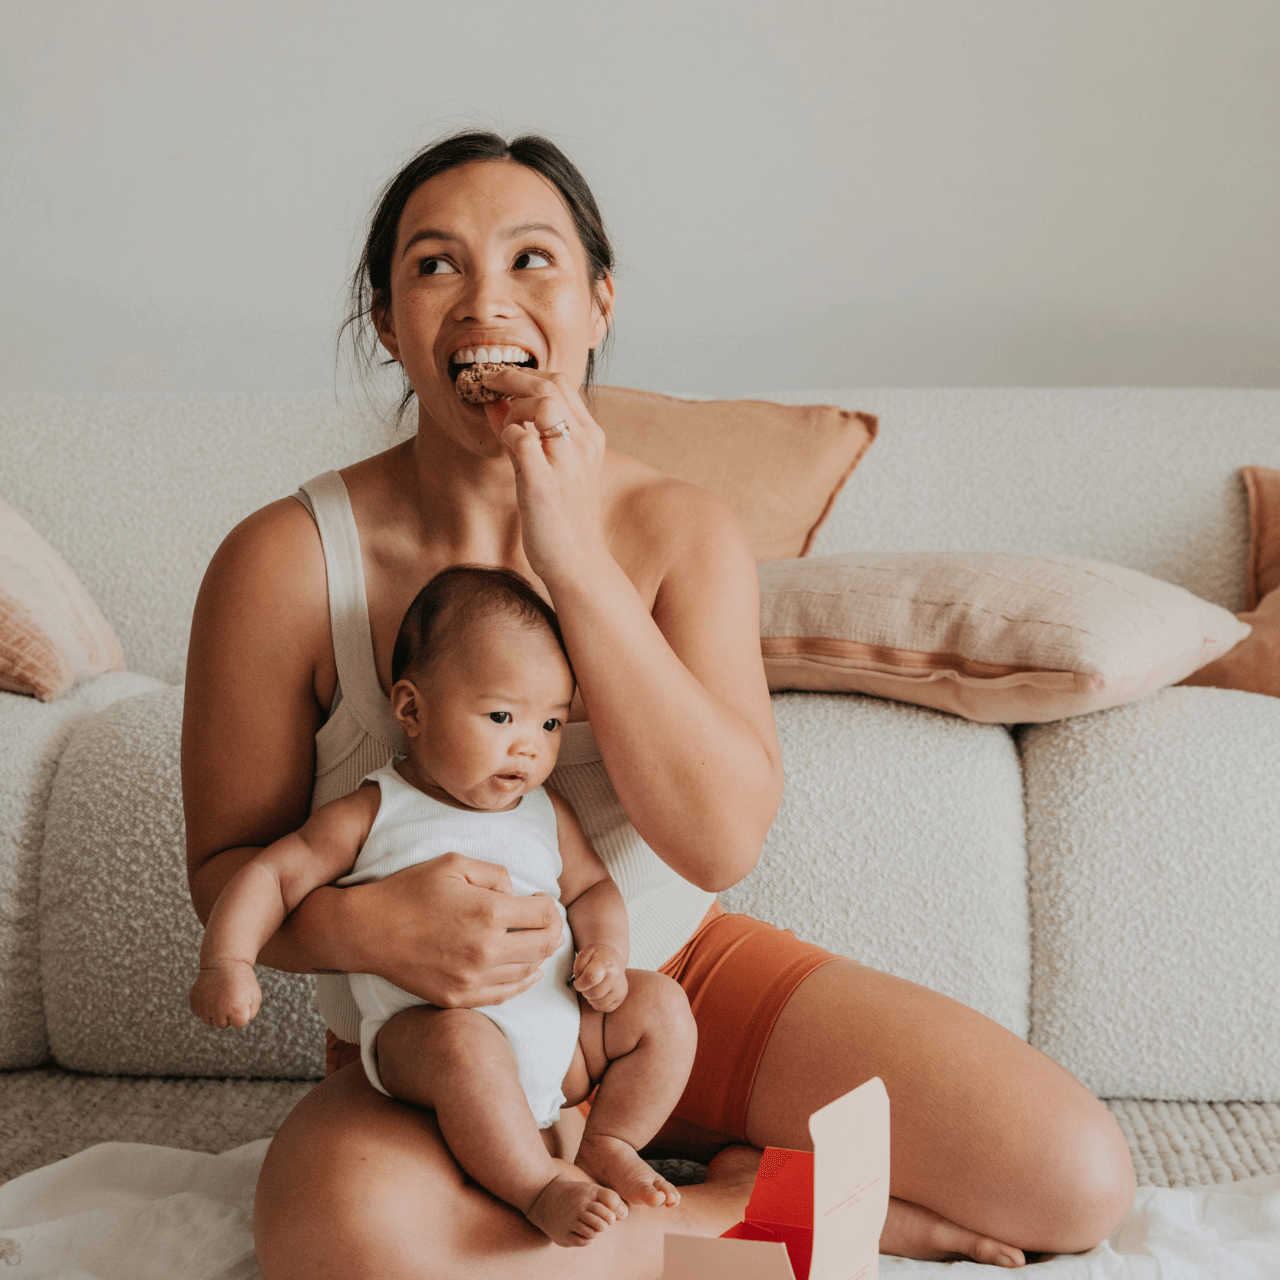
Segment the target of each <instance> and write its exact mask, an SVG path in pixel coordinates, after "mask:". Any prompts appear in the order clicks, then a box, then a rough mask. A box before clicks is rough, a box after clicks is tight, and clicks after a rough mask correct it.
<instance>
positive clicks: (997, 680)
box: [759, 552, 1249, 724]
mask: <svg viewBox="0 0 1280 1280" xmlns="http://www.w3.org/2000/svg"><path fill="white" fill-rule="evenodd" d="M759 573H760V637H761V639H760V647H761V649H762V650H763V653H764V662H765V671H766V673H767V675H768V678H769V688H770V689H773V690H778V689H818V690H827V691H831V692H844V693H869V694H874V695H876V696H877V697H882V698H896V699H898V700H899V701H901V702H914V703H917V704H919V705H920V706H925V707H935V708H936V709H938V710H939V711H949V712H951V713H952V714H954V715H959V716H964V717H965V718H966V719H969V720H979V721H984V722H986V723H997V724H1017V723H1024V722H1038V721H1046V720H1060V719H1063V718H1064V717H1066V716H1076V715H1083V714H1085V713H1086V712H1089V711H1100V710H1102V709H1103V708H1104V707H1114V706H1118V705H1120V704H1121V703H1123V702H1131V701H1133V700H1134V699H1136V698H1141V697H1142V696H1143V695H1144V694H1148V693H1151V692H1153V691H1154V690H1156V689H1160V688H1162V687H1164V686H1165V685H1169V684H1173V683H1174V682H1175V681H1178V680H1181V679H1182V678H1183V677H1184V676H1186V675H1188V674H1190V673H1191V672H1192V671H1194V670H1196V669H1197V668H1198V667H1201V666H1203V665H1204V664H1205V663H1208V662H1211V661H1212V660H1213V659H1214V658H1216V657H1218V656H1219V655H1220V654H1222V653H1225V652H1226V651H1227V650H1228V649H1230V648H1231V647H1232V646H1233V645H1234V644H1236V643H1238V642H1239V641H1240V640H1241V639H1243V638H1244V637H1245V636H1247V635H1248V634H1249V629H1248V627H1247V626H1246V625H1245V624H1244V623H1241V622H1239V621H1237V620H1236V619H1235V618H1234V617H1233V616H1232V615H1231V614H1230V613H1228V612H1227V610H1226V609H1221V608H1219V607H1218V606H1217V605H1214V604H1210V603H1208V601H1205V600H1201V599H1199V598H1198V597H1197V596H1193V595H1192V594H1191V593H1190V592H1189V591H1184V590H1183V589H1182V588H1181V587H1175V586H1173V585H1172V584H1171V583H1168V582H1160V581H1158V580H1157V579H1155V578H1150V577H1148V576H1147V575H1146V574H1143V573H1138V572H1137V571H1136V570H1133V569H1122V568H1120V567H1118V566H1116V565H1109V564H1099V563H1098V562H1097V561H1093V560H1082V559H1079V558H1077V557H1075V556H1015V555H1004V554H1000V553H991V554H982V553H974V554H970V553H963V552H908V553H901V554H894V553H877V552H868V553H865V554H863V553H857V552H855V553H852V554H847V555H837V556H818V557H816V558H814V559H812V560H803V561H800V560H784V561H778V562H777V563H774V564H765V565H761V566H760V569H759Z"/></svg>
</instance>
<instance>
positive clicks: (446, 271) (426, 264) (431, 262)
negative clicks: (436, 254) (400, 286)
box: [418, 258, 457, 276]
mask: <svg viewBox="0 0 1280 1280" xmlns="http://www.w3.org/2000/svg"><path fill="white" fill-rule="evenodd" d="M418 274H419V275H420V276H443V275H456V274H457V272H455V271H454V269H453V264H452V263H450V262H446V261H445V259H444V258H423V259H422V261H421V262H420V263H418Z"/></svg>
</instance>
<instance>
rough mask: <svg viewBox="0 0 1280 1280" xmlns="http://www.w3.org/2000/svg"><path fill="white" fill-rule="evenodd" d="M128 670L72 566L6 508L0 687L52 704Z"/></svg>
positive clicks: (1, 528) (0, 531)
mask: <svg viewBox="0 0 1280 1280" xmlns="http://www.w3.org/2000/svg"><path fill="white" fill-rule="evenodd" d="M123 670H124V651H123V650H122V649H121V647H120V641H119V639H117V637H116V633H115V632H114V631H112V629H111V624H110V623H109V622H108V621H107V620H106V618H104V617H103V616H102V612H101V610H99V608H98V606H97V605H96V604H94V603H93V601H92V600H91V599H90V598H89V593H88V592H87V591H86V590H85V589H84V588H83V587H82V586H81V585H80V582H79V579H77V578H76V575H75V574H74V573H72V572H71V569H70V568H69V566H68V565H67V562H66V561H65V560H64V559H63V558H62V557H61V556H60V555H59V554H58V553H57V552H56V551H55V550H54V549H53V548H52V547H51V546H50V545H49V544H48V543H47V542H46V541H45V540H44V539H43V538H42V537H41V536H40V535H39V534H38V533H37V532H36V531H35V530H34V529H33V528H32V527H31V525H30V524H28V523H27V521H26V520H24V519H23V517H22V516H20V515H19V514H18V513H17V512H16V511H15V510H14V509H13V508H12V507H11V506H9V505H8V503H5V502H0V689H4V690H7V691H8V692H9V693H25V694H30V695H33V696H34V697H37V698H39V699H40V700H41V701H42V702H52V701H53V699H54V698H56V697H58V696H59V695H61V694H64V693H66V691H67V690H68V689H70V688H71V686H72V685H73V684H75V683H76V681H77V680H83V679H84V678H85V677H87V676H96V675H100V674H101V673H102V672H104V671H123Z"/></svg>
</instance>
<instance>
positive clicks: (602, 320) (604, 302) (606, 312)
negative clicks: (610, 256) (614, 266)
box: [591, 271, 613, 351]
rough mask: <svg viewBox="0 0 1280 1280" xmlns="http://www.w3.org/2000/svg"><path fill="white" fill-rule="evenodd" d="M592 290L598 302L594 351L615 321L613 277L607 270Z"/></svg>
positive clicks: (592, 346) (593, 342)
mask: <svg viewBox="0 0 1280 1280" xmlns="http://www.w3.org/2000/svg"><path fill="white" fill-rule="evenodd" d="M592 292H593V295H594V297H595V304H596V314H595V335H594V338H593V339H592V343H591V350H592V351H594V350H595V349H596V348H597V347H598V346H599V345H600V344H601V343H602V342H603V341H604V337H605V334H607V333H608V332H609V326H610V325H611V324H612V323H613V277H612V276H611V275H610V274H609V273H608V272H607V271H606V272H605V273H604V275H603V276H601V277H600V279H599V280H597V281H596V283H595V287H594V289H593V290H592Z"/></svg>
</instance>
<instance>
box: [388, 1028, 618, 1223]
mask: <svg viewBox="0 0 1280 1280" xmlns="http://www.w3.org/2000/svg"><path fill="white" fill-rule="evenodd" d="M377 1055H378V1074H379V1075H380V1076H381V1077H382V1083H383V1085H384V1086H385V1087H386V1088H387V1090H388V1091H389V1092H390V1093H391V1094H392V1095H393V1096H394V1097H397V1098H401V1099H403V1100H404V1101H406V1102H413V1103H416V1104H417V1105H418V1106H421V1107H431V1108H434V1110H435V1113H436V1120H437V1122H438V1123H439V1125H440V1131H441V1133H442V1134H443V1135H444V1139H445V1141H446V1142H447V1143H448V1144H449V1150H450V1151H451V1152H452V1153H453V1156H454V1159H456V1160H457V1162H458V1163H459V1164H460V1165H461V1166H462V1167H463V1169H465V1170H466V1171H467V1173H469V1174H470V1175H471V1176H472V1177H473V1178H474V1179H475V1180H476V1181H477V1182H478V1183H479V1184H480V1185H481V1186H482V1187H484V1188H485V1189H486V1190H488V1191H491V1192H493V1194H494V1195H496V1196H499V1197H500V1198H501V1199H503V1200H505V1201H506V1202H507V1203H508V1204H510V1205H514V1206H515V1207H516V1208H517V1209H519V1210H520V1211H521V1212H522V1213H523V1214H524V1215H525V1217H526V1218H528V1219H529V1221H530V1222H532V1223H533V1225H534V1226H535V1227H538V1228H539V1229H540V1230H541V1231H543V1232H544V1233H545V1234H546V1235H547V1236H549V1237H550V1238H551V1239H552V1240H554V1241H555V1243H556V1244H558V1245H564V1246H571V1245H584V1244H590V1243H591V1241H592V1240H593V1239H594V1238H595V1236H596V1235H598V1234H599V1233H600V1232H601V1231H603V1230H604V1229H605V1228H606V1227H609V1226H612V1225H613V1223H614V1222H616V1221H617V1220H618V1219H619V1218H625V1217H626V1215H627V1206H626V1204H625V1203H624V1202H623V1201H622V1200H621V1199H619V1197H618V1196H617V1195H616V1194H614V1192H613V1191H611V1190H609V1189H608V1188H607V1187H601V1186H597V1185H596V1184H595V1183H594V1182H592V1181H591V1179H590V1177H589V1176H588V1175H587V1173H586V1172H584V1170H582V1169H579V1168H575V1167H574V1166H573V1165H571V1164H568V1163H566V1162H565V1161H563V1160H555V1159H553V1158H552V1157H551V1155H550V1154H549V1153H548V1151H547V1148H546V1146H545V1144H544V1143H543V1141H542V1136H541V1134H540V1133H539V1132H538V1126H537V1124H536V1123H535V1122H534V1118H533V1113H532V1112H531V1111H530V1110H529V1103H528V1101H527V1100H526V1098H525V1096H524V1090H523V1089H522V1088H521V1087H520V1076H519V1072H518V1070H517V1067H516V1060H515V1055H514V1054H513V1053H512V1051H511V1046H510V1045H509V1044H508V1043H507V1039H506V1037H505V1036H504V1035H503V1034H502V1032H501V1031H500V1030H499V1029H498V1028H497V1027H496V1026H495V1025H494V1024H493V1023H492V1022H490V1021H489V1019H488V1018H486V1017H485V1016H484V1014H482V1013H477V1012H476V1011H475V1010H474V1009H437V1008H434V1007H431V1006H418V1007H415V1008H412V1009H404V1010H402V1011H401V1012H400V1013H397V1014H396V1015H395V1016H394V1017H392V1018H390V1019H389V1020H388V1021H387V1023H386V1025H385V1026H384V1027H383V1028H382V1029H381V1030H380V1031H379V1032H378V1039H377Z"/></svg>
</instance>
